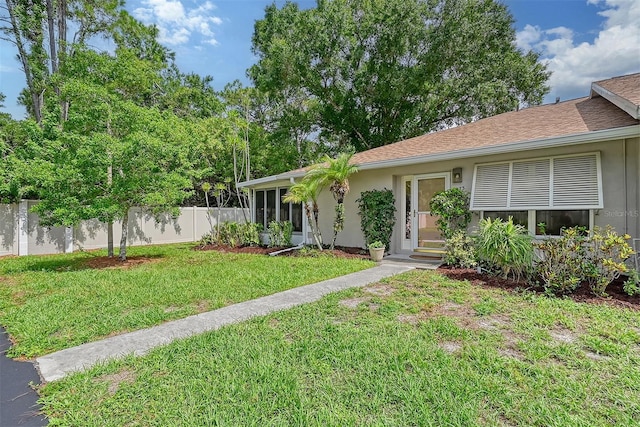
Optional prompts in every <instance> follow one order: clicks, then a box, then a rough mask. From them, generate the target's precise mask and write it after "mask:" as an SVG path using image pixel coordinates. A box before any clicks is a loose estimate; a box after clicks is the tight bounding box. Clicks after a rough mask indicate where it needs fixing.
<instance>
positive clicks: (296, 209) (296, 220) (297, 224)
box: [291, 203, 302, 232]
mask: <svg viewBox="0 0 640 427" xmlns="http://www.w3.org/2000/svg"><path fill="white" fill-rule="evenodd" d="M291 223H292V224H293V231H297V232H301V231H302V204H301V203H294V204H292V205H291Z"/></svg>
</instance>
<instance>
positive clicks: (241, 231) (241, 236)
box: [200, 221, 262, 247]
mask: <svg viewBox="0 0 640 427" xmlns="http://www.w3.org/2000/svg"><path fill="white" fill-rule="evenodd" d="M261 231H262V224H256V223H254V222H245V223H238V222H233V221H226V222H223V223H222V224H218V225H215V226H214V233H213V235H212V234H211V233H207V234H205V235H204V236H202V238H201V239H200V244H201V245H221V246H231V247H240V246H258V245H260V232H261Z"/></svg>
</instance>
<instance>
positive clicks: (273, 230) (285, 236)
mask: <svg viewBox="0 0 640 427" xmlns="http://www.w3.org/2000/svg"><path fill="white" fill-rule="evenodd" d="M267 232H268V233H269V246H270V247H272V248H280V247H289V246H292V243H291V236H292V235H293V224H292V223H291V222H290V221H284V222H278V221H271V222H270V223H269V228H268V229H267Z"/></svg>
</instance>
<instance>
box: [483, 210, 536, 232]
mask: <svg viewBox="0 0 640 427" xmlns="http://www.w3.org/2000/svg"><path fill="white" fill-rule="evenodd" d="M484 217H485V218H491V219H496V218H500V219H501V220H503V221H509V217H511V218H513V223H514V224H518V225H521V226H523V227H524V228H526V229H529V211H485V212H484Z"/></svg>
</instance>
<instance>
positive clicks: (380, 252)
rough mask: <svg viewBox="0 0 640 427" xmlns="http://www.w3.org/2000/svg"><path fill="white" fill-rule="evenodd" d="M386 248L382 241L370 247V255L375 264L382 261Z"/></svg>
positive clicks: (377, 241)
mask: <svg viewBox="0 0 640 427" xmlns="http://www.w3.org/2000/svg"><path fill="white" fill-rule="evenodd" d="M384 250H385V246H384V243H382V242H381V241H380V240H376V241H375V242H373V243H371V244H370V245H369V255H370V256H371V259H372V260H374V261H375V262H380V261H382V257H383V256H384Z"/></svg>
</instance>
